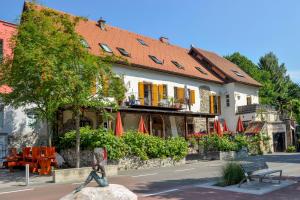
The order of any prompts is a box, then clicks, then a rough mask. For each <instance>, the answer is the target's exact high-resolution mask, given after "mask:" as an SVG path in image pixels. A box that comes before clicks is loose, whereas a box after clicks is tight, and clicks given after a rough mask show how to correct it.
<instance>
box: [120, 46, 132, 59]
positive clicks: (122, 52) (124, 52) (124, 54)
mask: <svg viewBox="0 0 300 200" xmlns="http://www.w3.org/2000/svg"><path fill="white" fill-rule="evenodd" d="M117 49H118V51H119V52H120V53H121V54H122V55H123V56H127V57H130V54H129V53H128V52H127V51H126V50H125V49H123V48H120V47H117Z"/></svg>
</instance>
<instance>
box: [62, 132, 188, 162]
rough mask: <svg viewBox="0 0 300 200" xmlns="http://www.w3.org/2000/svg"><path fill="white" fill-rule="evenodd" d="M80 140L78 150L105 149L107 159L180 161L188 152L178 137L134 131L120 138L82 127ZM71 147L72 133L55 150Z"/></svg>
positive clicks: (110, 133)
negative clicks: (163, 136) (165, 137)
mask: <svg viewBox="0 0 300 200" xmlns="http://www.w3.org/2000/svg"><path fill="white" fill-rule="evenodd" d="M80 138H81V140H80V147H81V149H82V150H84V149H94V148H95V147H105V148H106V149H107V152H108V159H110V160H118V159H121V158H124V157H130V156H137V157H139V158H141V159H142V160H148V159H152V158H167V157H171V158H173V159H175V160H180V159H182V158H184V157H185V156H186V155H187V153H188V143H187V142H186V141H185V139H184V138H182V137H174V138H167V139H162V138H160V137H156V136H152V135H148V134H143V133H138V132H136V131H128V132H126V133H124V134H123V136H122V137H116V136H114V134H113V132H111V131H107V130H104V129H91V128H89V127H84V128H81V129H80ZM75 144H76V134H75V131H71V132H68V133H66V134H65V135H64V136H63V137H61V138H60V142H59V149H70V148H74V147H75Z"/></svg>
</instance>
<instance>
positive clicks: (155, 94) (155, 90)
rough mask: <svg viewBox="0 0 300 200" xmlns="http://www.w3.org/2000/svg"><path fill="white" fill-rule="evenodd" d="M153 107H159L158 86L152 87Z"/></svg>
mask: <svg viewBox="0 0 300 200" xmlns="http://www.w3.org/2000/svg"><path fill="white" fill-rule="evenodd" d="M152 106H158V86H157V85H156V84H153V85H152Z"/></svg>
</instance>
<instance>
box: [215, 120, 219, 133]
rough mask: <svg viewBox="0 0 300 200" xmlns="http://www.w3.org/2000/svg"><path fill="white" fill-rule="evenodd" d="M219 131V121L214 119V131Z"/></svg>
mask: <svg viewBox="0 0 300 200" xmlns="http://www.w3.org/2000/svg"><path fill="white" fill-rule="evenodd" d="M217 131H218V121H217V120H215V121H214V132H217Z"/></svg>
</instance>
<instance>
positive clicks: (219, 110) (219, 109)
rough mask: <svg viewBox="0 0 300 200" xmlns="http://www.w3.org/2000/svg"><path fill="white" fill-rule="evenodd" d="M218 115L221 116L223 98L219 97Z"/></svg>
mask: <svg viewBox="0 0 300 200" xmlns="http://www.w3.org/2000/svg"><path fill="white" fill-rule="evenodd" d="M218 114H221V96H218Z"/></svg>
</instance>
